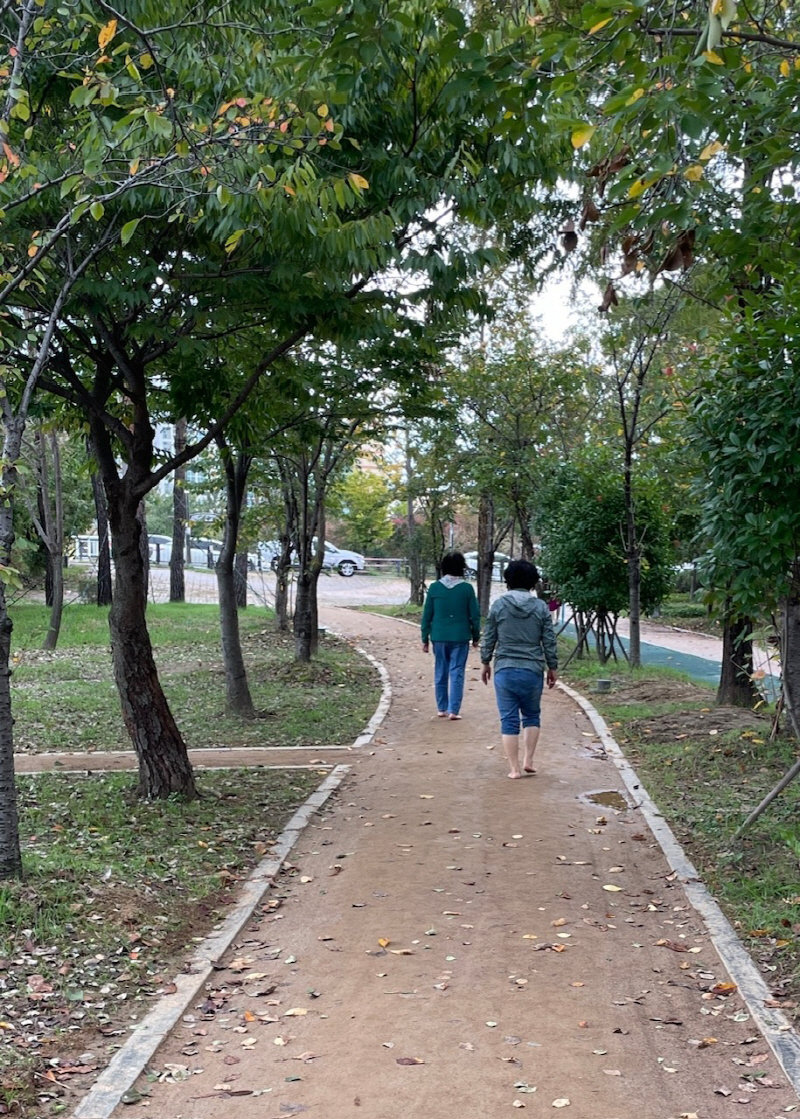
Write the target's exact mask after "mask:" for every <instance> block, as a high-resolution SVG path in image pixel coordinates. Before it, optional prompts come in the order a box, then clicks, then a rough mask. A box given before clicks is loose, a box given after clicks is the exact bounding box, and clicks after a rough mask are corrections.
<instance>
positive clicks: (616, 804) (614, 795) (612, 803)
mask: <svg viewBox="0 0 800 1119" xmlns="http://www.w3.org/2000/svg"><path fill="white" fill-rule="evenodd" d="M580 799H581V800H588V801H589V803H590V804H599V805H600V807H601V808H613V809H614V811H615V812H627V811H628V809H629V808H630V805H629V804H628V802H627V800H626V799H625V797H624V796H623V795H622V793H618V792H617V791H616V790H615V789H601V790H599V791H598V792H596V793H584V794H583V796H582V797H580Z"/></svg>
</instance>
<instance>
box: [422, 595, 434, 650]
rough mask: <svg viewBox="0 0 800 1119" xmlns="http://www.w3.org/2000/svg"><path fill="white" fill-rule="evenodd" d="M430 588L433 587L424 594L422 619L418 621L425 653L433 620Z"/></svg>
mask: <svg viewBox="0 0 800 1119" xmlns="http://www.w3.org/2000/svg"><path fill="white" fill-rule="evenodd" d="M432 590H433V587H431V588H430V590H429V591H428V593H427V595H426V596H425V605H424V606H423V607H422V621H421V622H420V630H421V634H420V636H421V637H422V651H423V652H424V653H427V651H428V642H429V641H430V636H431V622H432V621H433V596H432V594H431V591H432Z"/></svg>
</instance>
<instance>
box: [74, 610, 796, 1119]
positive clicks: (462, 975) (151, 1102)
mask: <svg viewBox="0 0 800 1119" xmlns="http://www.w3.org/2000/svg"><path fill="white" fill-rule="evenodd" d="M322 615H323V621H324V623H325V624H326V625H327V626H329V628H330V629H332V630H335V631H337V632H338V633H340V634H342V635H345V636H347V637H349V638H350V639H352V640H353V641H354V643H355V644H357V645H358V646H360V647H362V648H363V649H365V650H366V651H367V652H368V653H370V654H371V655H372V656H374V657H375V658H376V659H377V660H378V661H380V662H381V663H382V664H383V665H385V666H386V668H387V670H388V673H389V677H390V679H391V686H392V703H391V707H390V710H389V713H388V716H387V718H386V719H385V721H384V722H383V724H382V726H381V727H380V728H379V729H378V731H377V732H376V733H375V735H374V737H373V738H372V741H371V742H370V743H369V744H366V745H364V746H362V747H361V748H360V749H359V750H351V751H350V752H349V755H348V757H347V764H348V766H349V768H348V770H347V771H346V776H345V778H344V781H343V783H342V784H341V786H340V787H339V790H338V792H337V794H336V796H335V797H333V799H332V800H331V801H329V802H328V803H327V804H326V805H325V806H324V807H323V808H322V810H321V811H320V812H319V813H318V814H317V815H316V816H315V817H313V818H312V819H311V821H310V823H309V826H308V827H307V828H305V830H304V831H303V832H302V833H301V834H300V836H299V839H298V840H297V842H296V844H295V846H294V849H293V850H292V851H291V854H290V856H289V858H290V864H291V865H289V864H285V866H284V869H283V871H282V872H281V873H280V875H279V876H278V877H277V879H276V881H275V883H274V886H273V887H272V889H271V891H270V892H269V893H268V894H267V895H266V898H267V901H266V904H265V903H264V901H263V900H262V902H261V903H260V904H258V905H256V907H255V909H254V911H253V914H252V917H251V918H250V919H249V920H248V921H247V922H246V925H245V927H244V930H243V931H242V933H241V934H240V935H239V936H238V938H237V942H236V943H235V945H234V946H233V947H232V948H231V950H230V951H229V952H228V953H227V955H226V956H225V958H224V960H223V961H222V963H221V964H220V965H219V967H218V969H217V970H216V971H215V972H214V975H213V979H212V982H211V983H210V985H209V987H208V988H207V990H206V991H205V992H203V993H202V995H201V996H199V997H197V998H195V999H194V1000H193V1001H192V1002H191V1004H190V1005H188V1006H187V1007H186V1009H185V1013H184V1014H183V1017H182V1019H181V1020H180V1022H179V1023H178V1025H177V1026H176V1027H175V1029H174V1030H173V1031H172V1033H171V1034H170V1036H169V1037H168V1038H167V1040H166V1041H165V1043H164V1044H163V1046H162V1047H161V1049H160V1050H159V1051H158V1052H157V1054H156V1056H155V1058H154V1060H153V1061H152V1062H151V1065H152V1068H153V1069H154V1070H155V1072H156V1073H157V1074H158V1078H157V1079H156V1080H155V1082H152V1083H148V1082H147V1081H146V1080H145V1078H144V1077H142V1078H141V1079H140V1081H139V1083H138V1085H137V1087H138V1089H139V1090H141V1091H142V1092H146V1093H147V1095H145V1096H144V1097H143V1098H142V1100H141V1101H140V1102H138V1103H133V1104H130V1103H129V1104H122V1103H121V1104H120V1105H119V1107H118V1108H116V1109H115V1110H114V1111H113V1116H114V1119H120V1117H121V1116H123V1115H124V1116H126V1117H128V1119H130V1116H131V1115H136V1114H142V1115H149V1116H152V1117H158V1119H223V1117H224V1119H281V1117H284V1116H288V1115H300V1114H307V1115H308V1116H309V1119H353V1117H357V1116H363V1119H422V1117H423V1116H424V1117H425V1119H487V1117H490V1116H491V1117H494V1116H498V1115H503V1114H512V1113H513V1112H512V1109H516V1110H522V1109H526V1110H527V1114H528V1115H535V1116H540V1117H541V1116H549V1115H552V1114H556V1113H559V1114H564V1115H565V1116H566V1117H568V1119H569V1117H571V1119H690V1117H696V1119H728V1117H729V1116H731V1115H737V1114H742V1113H743V1114H746V1115H747V1116H748V1117H749V1119H777V1117H778V1116H781V1115H786V1113H787V1112H788V1113H791V1112H792V1111H793V1110H795V1109H798V1108H800V1100H799V1098H798V1094H797V1092H796V1091H795V1089H794V1088H793V1087H792V1083H791V1080H790V1079H789V1078H787V1075H786V1071H784V1068H782V1067H781V1063H780V1062H779V1060H778V1058H777V1057H776V1052H778V1053H779V1055H780V1056H781V1060H782V1061H783V1063H784V1066H785V1067H786V1069H788V1072H789V1074H790V1077H794V1078H797V1068H798V1066H797V1063H796V1061H795V1053H796V1052H797V1048H796V1046H797V1038H796V1037H795V1035H794V1034H793V1033H792V1032H791V1031H790V1030H789V1029H788V1026H787V1024H786V1023H784V1022H783V1021H782V1020H781V1018H780V1016H779V1015H778V1016H777V1017H775V1016H774V1015H775V1012H774V1011H771V1010H770V1009H769V1007H768V1003H769V1001H770V1000H769V993H768V992H767V991H766V989H764V990H763V991H762V990H761V988H760V987H759V986H758V982H755V984H753V982H751V981H752V979H753V977H752V976H745V975H737V974H731V972H730V971H729V970H728V969H726V966H725V965H724V964H723V963H722V960H721V958H720V956H719V955H718V952H717V950H716V948H715V943H714V940H713V939H712V935H711V932H710V931H709V927H708V926H707V924H706V923H705V922H704V920H703V918H702V917H701V915H700V912H698V909H697V908H695V904H693V902H692V901H690V899H689V896H688V895H687V892H686V890H685V889H684V879H685V878H686V877H687V876H691V868H689V869H688V870H687V869H686V867H681V866H678V867H677V868H675V869H673V867H672V866H671V865H670V863H668V862H667V860H666V858H665V855H664V852H663V850H662V847H661V845H660V843H659V842H658V841H657V839H656V837H655V835H654V833H653V831H651V829H650V827H649V825H648V820H647V816H648V812H646V811H645V808H646V798H644V799H642V798H641V797H640V796H639V791H638V790H637V783H636V780H635V774H634V775H632V774H631V773H630V772H627V773H626V772H625V766H624V760H621V759H617V764H615V761H614V750H613V742H612V741H611V740H610V739H608V738H607V737H605V735H604V732H603V730H602V726H600V724H598V723H596V722H592V721H591V719H590V717H589V714H587V712H586V711H585V710H584V709H583V708H582V707H581V705H580V703H579V702H578V700H577V699H576V698H574V697H573V696H571V695H569V694H567V692H565V691H562V690H556V691H554V692H551V693H549V694H547V695H546V696H545V698H544V716H543V732H542V740H541V746H540V748H539V752H538V754H537V768H538V773H537V774H536V776H535V777H530V778H527V779H524V780H518V781H510V780H508V779H507V777H506V768H505V765H504V762H503V759H502V757H501V754H500V737H499V728H498V722H497V717H496V712H495V707H494V700H493V694H492V693H491V691H490V690H489V689H487V688H484V686H483V685H482V684H481V683H480V679H479V660H478V655H477V653H476V652H474V651H471V652H470V661H469V665H468V670H467V672H468V683H467V689H466V693H465V702H464V706H463V719H462V721H460V722H449V721H445V720H440V719H437V718H436V713H435V708H434V703H433V690H432V667H433V666H432V661H431V659H430V658H429V657H426V656H425V655H424V654H423V653H422V652H421V649H420V645H419V641H418V635H417V634H416V632H415V631H414V629H412V628H410V627H409V626H407V625H403V624H402V623H400V622H397V621H393V620H390V619H382V618H377V617H375V616H371V615H366V614H357V613H355V612H353V611H349V610H346V609H341V608H335V607H326V608H324V609H323V611H322ZM626 782H627V784H626ZM642 795H643V794H642ZM690 885H691V884H690ZM696 897H697V895H696V894H695V895H694V900H695V902H696ZM701 908H702V905H701ZM716 935H717V937H718V938H719V937H721V939H722V940H724V939H725V935H726V934H725V930H724V928H723V930H722V932H721V933H720V931H719V930H717V931H716ZM723 954H724V953H723ZM730 958H731V959H734V962H735V958H736V957H735V953H734V955H733V956H732V957H730ZM734 972H735V968H734ZM756 978H757V977H756ZM745 996H746V997H745ZM757 1003H760V1004H762V1005H760V1006H757V1005H755V1004H757ZM765 1004H766V1005H765ZM754 1011H755V1014H754ZM762 1012H763V1016H765V1021H766V1035H767V1036H768V1037H769V1040H770V1042H771V1045H770V1044H768V1041H767V1037H765V1034H764V1033H762V1029H763V1028H764V1021H762V1020H761V1018H762ZM782 1041H783V1042H785V1045H784V1047H783V1049H781V1042H782ZM796 1082H798V1083H800V1080H796ZM745 1105H746V1111H744V1112H743V1111H742V1108H743V1107H744V1106H745ZM78 1113H79V1114H81V1115H82V1116H83V1119H89V1116H90V1115H91V1110H90V1109H89V1110H84V1111H80V1109H79V1112H78Z"/></svg>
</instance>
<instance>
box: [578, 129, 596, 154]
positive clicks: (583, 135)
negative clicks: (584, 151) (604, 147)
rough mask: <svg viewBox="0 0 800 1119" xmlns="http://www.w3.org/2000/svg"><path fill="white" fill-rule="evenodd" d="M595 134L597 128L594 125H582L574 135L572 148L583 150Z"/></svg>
mask: <svg viewBox="0 0 800 1119" xmlns="http://www.w3.org/2000/svg"><path fill="white" fill-rule="evenodd" d="M594 133H595V126H594V125H593V124H581V125H579V126H578V127H577V128H576V129H575V131H574V132H573V133H572V146H573V148H575V150H576V151H577V150H578V148H582V147H583V145H584V144H588V143H589V141H590V140H591V138H592V136H594Z"/></svg>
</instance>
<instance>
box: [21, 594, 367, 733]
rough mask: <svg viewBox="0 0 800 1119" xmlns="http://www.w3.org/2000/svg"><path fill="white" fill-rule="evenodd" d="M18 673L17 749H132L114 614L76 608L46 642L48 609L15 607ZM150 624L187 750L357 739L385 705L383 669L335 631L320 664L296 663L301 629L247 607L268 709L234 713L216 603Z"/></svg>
mask: <svg viewBox="0 0 800 1119" xmlns="http://www.w3.org/2000/svg"><path fill="white" fill-rule="evenodd" d="M12 618H13V621H14V633H13V645H12V648H13V654H14V655H13V661H14V673H13V676H12V689H13V704H14V716H15V719H16V725H15V729H14V735H15V748H16V749H17V750H18V751H19V752H21V753H42V752H44V751H50V750H127V749H130V741H129V739H128V736H127V733H126V731H125V727H124V725H123V722H122V716H121V714H120V712H119V700H118V698H117V691H116V688H115V686H114V682H113V676H112V670H111V653H110V649H109V637H108V621H107V616H106V612H105V611H104V610H98V609H97V608H96V607H94V606H86V605H75V606H70V607H69V608H68V609H67V610H66V611H65V613H64V625H63V627H62V633H61V639H60V641H59V646H58V648H57V649H56V651H55V652H53V653H43V652H42V651H41V649H40V646H41V642H42V639H43V637H44V634H45V632H46V628H47V611H46V609H45V608H44V607H42V606H36V605H30V604H25V605H22V606H15V607H14V608H13V612H12ZM147 619H148V628H149V630H150V636H151V639H152V642H153V647H154V653H155V658H156V663H157V665H158V669H159V675H160V678H161V682H162V685H163V687H164V691H165V692H166V695H167V699H168V700H169V704H170V707H171V709H172V712H173V714H174V715H175V717H176V719H177V722H178V726H179V727H180V730H181V733H182V734H183V736H184V740H185V741H186V744H187V746H189V747H190V748H192V747H215V746H229V747H240V746H316V745H324V744H334V743H346V742H348V741H352V740H353V739H354V738H355V737H356V735H357V734H359V733H360V731H361V730H362V729H363V727H364V725H365V724H366V723H367V722H368V721H369V719H370V717H371V715H372V712H373V711H374V709H375V687H376V679H377V677H376V674H375V670H374V668H372V666H371V665H370V664H368V663H367V661H365V660H364V659H363V658H362V657H360V656H359V655H358V654H357V653H355V652H353V651H352V650H351V649H350V647H349V646H347V645H343V644H341V643H340V642H337V641H336V640H335V638H333V637H330V636H328V635H326V636H325V637H324V638H323V640H322V641H321V643H320V651H319V655H318V656H317V657H316V658H315V659H314V661H313V662H312V663H311V664H310V665H299V664H296V663H295V662H294V660H293V641H292V637H291V635H286V634H280V633H278V632H277V630H276V628H275V625H274V620H273V618H272V616H271V614H270V613H269V612H267V611H265V610H259V609H254V608H248V609H247V610H246V611H243V612H242V613H241V614H240V621H239V625H240V629H241V634H242V646H243V649H244V654H245V661H246V663H247V668H248V674H249V680H250V688H251V692H252V695H253V702H254V704H255V707H256V709H257V711H258V713H259V718H258V719H255V720H243V719H240V718H237V717H234V716H229V715H227V714H226V713H225V682H224V677H223V671H222V659H221V652H220V640H219V621H218V610H217V607H216V606H196V605H185V604H169V605H161V606H150V607H148V611H147Z"/></svg>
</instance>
